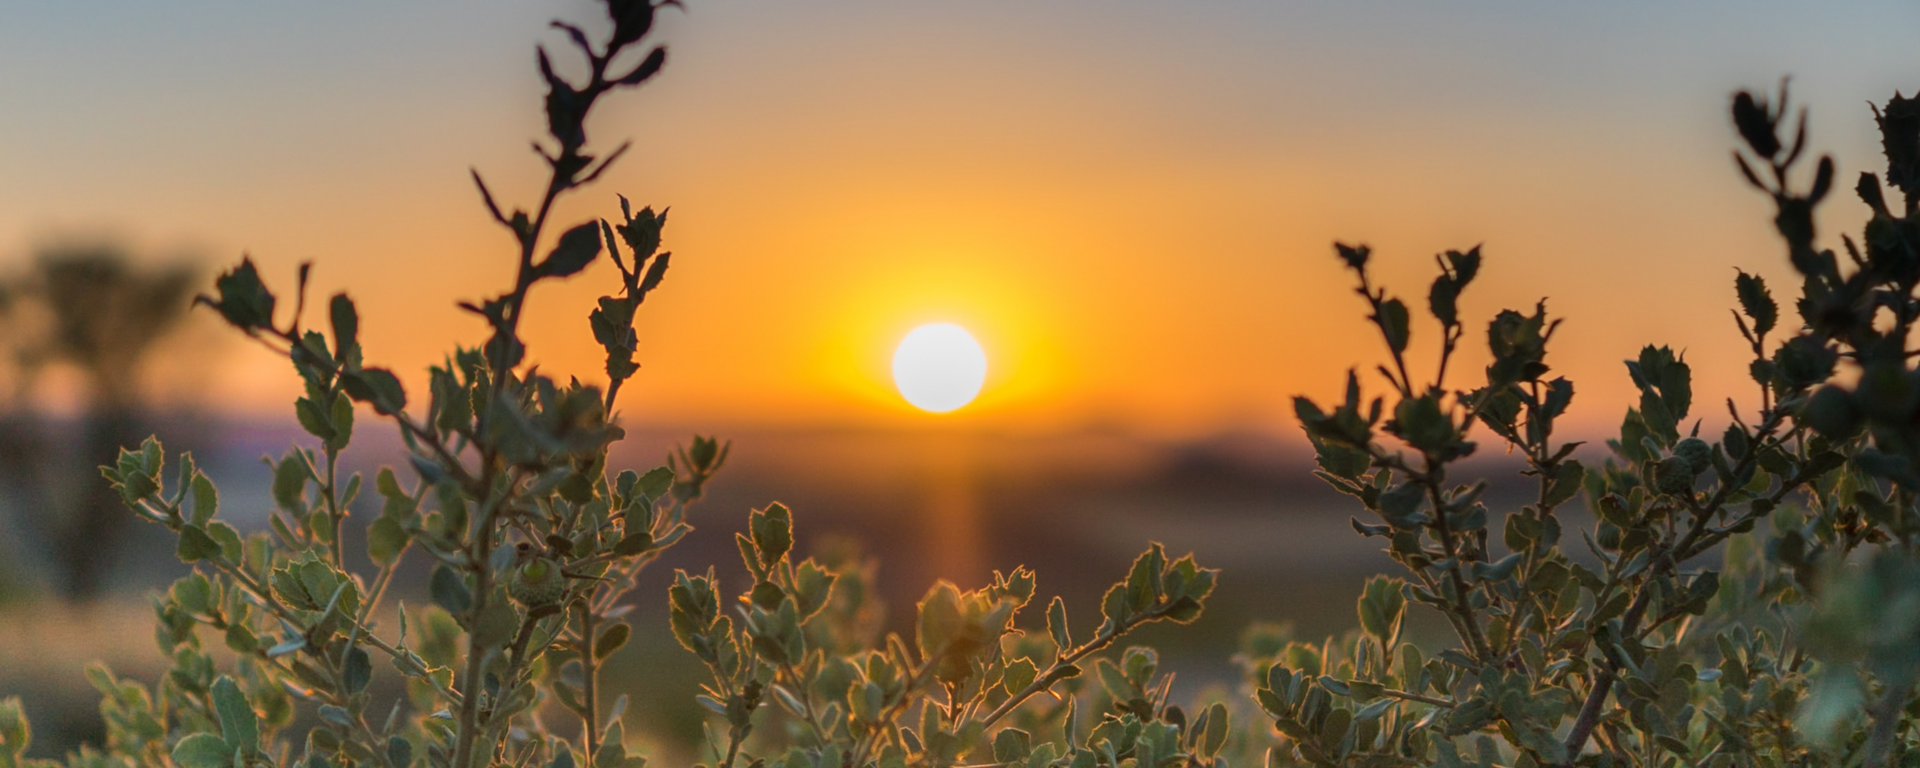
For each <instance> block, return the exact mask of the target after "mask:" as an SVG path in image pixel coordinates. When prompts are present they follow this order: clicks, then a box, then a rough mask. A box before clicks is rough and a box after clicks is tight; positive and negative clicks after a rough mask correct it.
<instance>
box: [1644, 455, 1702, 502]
mask: <svg viewBox="0 0 1920 768" xmlns="http://www.w3.org/2000/svg"><path fill="white" fill-rule="evenodd" d="M1693 475H1694V472H1693V463H1692V462H1689V461H1687V459H1686V457H1685V456H1668V457H1667V458H1665V459H1661V460H1660V463H1659V464H1657V465H1655V466H1654V468H1653V481H1654V484H1655V485H1657V486H1659V488H1660V492H1662V493H1686V492H1688V491H1691V490H1693Z"/></svg>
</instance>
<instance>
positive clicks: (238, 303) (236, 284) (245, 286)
mask: <svg viewBox="0 0 1920 768" xmlns="http://www.w3.org/2000/svg"><path fill="white" fill-rule="evenodd" d="M213 288H214V290H216V291H219V292H220V298H219V299H218V300H213V299H208V298H207V297H205V296H202V297H200V298H199V299H197V300H196V301H199V302H201V303H205V304H208V305H210V306H212V307H213V308H214V309H215V310H218V311H219V312H220V315H221V316H222V317H225V318H226V319H227V322H229V323H232V324H233V325H234V326H235V327H237V328H240V329H241V330H251V329H254V328H270V327H272V325H273V301H274V299H273V294H272V293H270V292H268V291H267V286H266V284H265V283H262V282H260V272H259V270H257V269H255V268H254V266H253V259H251V258H245V257H243V258H241V259H240V266H237V267H234V268H233V269H232V270H231V271H228V272H225V273H223V274H221V275H220V276H219V277H217V278H215V279H214V281H213Z"/></svg>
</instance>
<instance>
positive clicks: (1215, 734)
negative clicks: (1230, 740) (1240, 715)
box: [1200, 702, 1231, 758]
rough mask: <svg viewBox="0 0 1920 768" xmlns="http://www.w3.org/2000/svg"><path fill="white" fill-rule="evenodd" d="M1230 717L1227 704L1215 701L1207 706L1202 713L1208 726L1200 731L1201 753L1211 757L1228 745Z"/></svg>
mask: <svg viewBox="0 0 1920 768" xmlns="http://www.w3.org/2000/svg"><path fill="white" fill-rule="evenodd" d="M1230 717H1231V716H1230V715H1229V714H1228V713H1227V705H1225V704H1221V703H1219V702H1214V704H1213V706H1211V707H1207V711H1206V713H1205V714H1203V715H1201V718H1202V719H1203V720H1205V721H1206V727H1205V728H1202V729H1201V731H1200V754H1202V755H1205V756H1207V757H1209V758H1211V757H1213V756H1214V755H1217V754H1220V750H1221V748H1223V747H1225V746H1226V745H1227V733H1228V732H1229V731H1228V726H1229V725H1230V724H1231V721H1230Z"/></svg>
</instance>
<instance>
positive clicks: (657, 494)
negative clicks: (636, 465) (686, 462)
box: [638, 467, 673, 501]
mask: <svg viewBox="0 0 1920 768" xmlns="http://www.w3.org/2000/svg"><path fill="white" fill-rule="evenodd" d="M638 487H639V488H640V492H641V493H644V494H646V495H647V498H648V499H649V500H652V501H659V500H661V499H663V498H666V495H667V491H670V490H673V470H671V469H667V468H666V467H654V468H653V469H651V470H649V471H648V472H647V474H645V475H643V476H641V478H640V483H639V486H638Z"/></svg>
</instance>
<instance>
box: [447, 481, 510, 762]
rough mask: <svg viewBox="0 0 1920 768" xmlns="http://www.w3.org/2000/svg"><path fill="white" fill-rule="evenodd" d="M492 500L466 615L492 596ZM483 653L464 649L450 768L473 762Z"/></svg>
mask: <svg viewBox="0 0 1920 768" xmlns="http://www.w3.org/2000/svg"><path fill="white" fill-rule="evenodd" d="M489 468H491V464H489ZM492 500H493V501H494V502H495V503H492V504H488V505H486V506H485V508H484V509H483V510H481V517H480V530H479V532H478V535H477V536H476V537H475V540H474V542H473V549H474V553H473V565H472V568H473V571H474V579H473V581H474V595H473V607H472V608H471V609H469V611H468V613H467V616H469V617H479V616H482V615H484V614H485V613H486V610H487V601H488V600H489V599H491V598H492V597H493V564H492V562H491V560H492V556H493V530H494V526H495V524H496V523H497V522H498V521H497V520H496V512H497V511H498V509H499V506H498V502H499V501H502V499H501V498H500V497H499V496H494V497H493V499H492ZM470 621H471V620H470ZM486 656H487V654H486V653H485V652H484V650H483V649H477V648H468V649H467V670H466V673H465V674H464V675H463V676H462V677H461V683H460V689H461V691H463V692H464V693H465V694H466V696H465V697H464V698H463V699H462V700H461V702H460V728H459V731H458V732H457V734H456V736H455V738H454V752H453V762H452V763H450V764H449V765H451V766H452V768H471V766H472V765H473V748H474V742H476V741H477V740H478V739H479V736H480V733H479V726H480V693H481V691H482V688H483V687H484V686H483V685H482V684H481V676H482V675H484V674H485V673H486Z"/></svg>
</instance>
